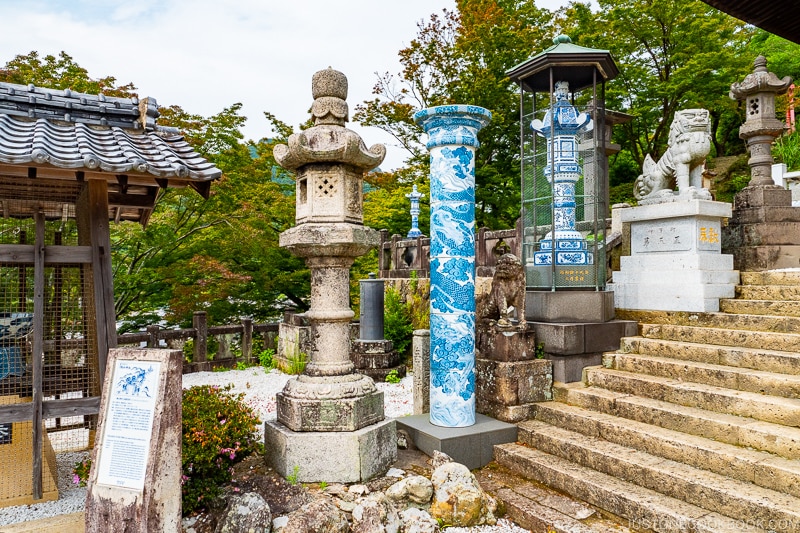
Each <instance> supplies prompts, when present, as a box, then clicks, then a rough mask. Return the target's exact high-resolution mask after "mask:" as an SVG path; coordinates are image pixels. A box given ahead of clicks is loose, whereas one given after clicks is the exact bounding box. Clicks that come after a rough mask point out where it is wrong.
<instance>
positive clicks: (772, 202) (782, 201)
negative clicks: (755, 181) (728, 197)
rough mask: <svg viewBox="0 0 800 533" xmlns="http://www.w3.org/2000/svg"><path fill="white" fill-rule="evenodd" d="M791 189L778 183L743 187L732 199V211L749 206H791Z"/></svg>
mask: <svg viewBox="0 0 800 533" xmlns="http://www.w3.org/2000/svg"><path fill="white" fill-rule="evenodd" d="M791 205H792V191H790V190H787V189H784V188H783V187H781V186H779V185H772V186H758V187H745V188H744V189H742V190H741V191H739V192H738V193H736V196H735V197H734V199H733V209H734V211H736V210H739V209H746V208H750V207H767V206H775V207H778V206H783V207H787V206H791Z"/></svg>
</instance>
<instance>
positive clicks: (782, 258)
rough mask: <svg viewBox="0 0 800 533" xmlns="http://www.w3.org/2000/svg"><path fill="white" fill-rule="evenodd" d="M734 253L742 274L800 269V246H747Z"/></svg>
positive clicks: (735, 264) (735, 263)
mask: <svg viewBox="0 0 800 533" xmlns="http://www.w3.org/2000/svg"><path fill="white" fill-rule="evenodd" d="M732 251H733V252H734V256H733V257H734V266H735V267H736V269H737V270H740V271H742V272H752V271H755V272H759V271H763V270H776V269H781V268H798V267H800V246H786V245H784V246H746V247H741V248H739V249H737V250H732Z"/></svg>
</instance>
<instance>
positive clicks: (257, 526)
mask: <svg viewBox="0 0 800 533" xmlns="http://www.w3.org/2000/svg"><path fill="white" fill-rule="evenodd" d="M271 531H272V513H271V512H270V510H269V505H267V502H266V501H265V500H264V498H262V497H261V495H259V494H257V493H255V492H247V493H244V494H237V495H235V496H231V497H230V498H229V500H228V507H227V508H226V509H225V512H224V513H223V514H222V516H221V517H220V519H219V522H218V523H217V528H216V530H215V533H270V532H271Z"/></svg>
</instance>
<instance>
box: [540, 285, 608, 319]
mask: <svg viewBox="0 0 800 533" xmlns="http://www.w3.org/2000/svg"><path fill="white" fill-rule="evenodd" d="M525 316H526V318H527V320H529V321H535V322H606V321H608V320H612V319H613V318H614V295H613V293H611V292H610V291H594V290H585V291H527V292H526V294H525Z"/></svg>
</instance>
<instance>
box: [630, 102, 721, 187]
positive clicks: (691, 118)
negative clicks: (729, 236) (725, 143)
mask: <svg viewBox="0 0 800 533" xmlns="http://www.w3.org/2000/svg"><path fill="white" fill-rule="evenodd" d="M667 144H668V147H667V151H666V152H665V153H664V156H663V157H662V158H661V159H659V160H658V162H655V161H653V158H652V157H650V155H649V154H648V155H647V156H646V157H645V159H644V164H643V165H642V175H641V176H639V177H638V178H636V182H635V183H634V185H633V195H634V196H635V197H636V199H637V200H643V199H649V198H654V197H659V196H661V197H671V196H673V194H672V189H673V188H674V187H675V186H677V190H678V194H679V195H682V194H694V196H695V197H697V198H701V199H703V198H706V197H707V198H708V199H711V195H710V193H709V192H708V191H707V190H705V189H703V172H704V171H705V161H706V156H707V155H708V153H709V152H710V151H711V122H710V121H709V118H708V111H707V110H705V109H684V110H681V111H677V112H676V113H675V119H674V120H673V121H672V125H671V126H670V128H669V140H668V143H667Z"/></svg>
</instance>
